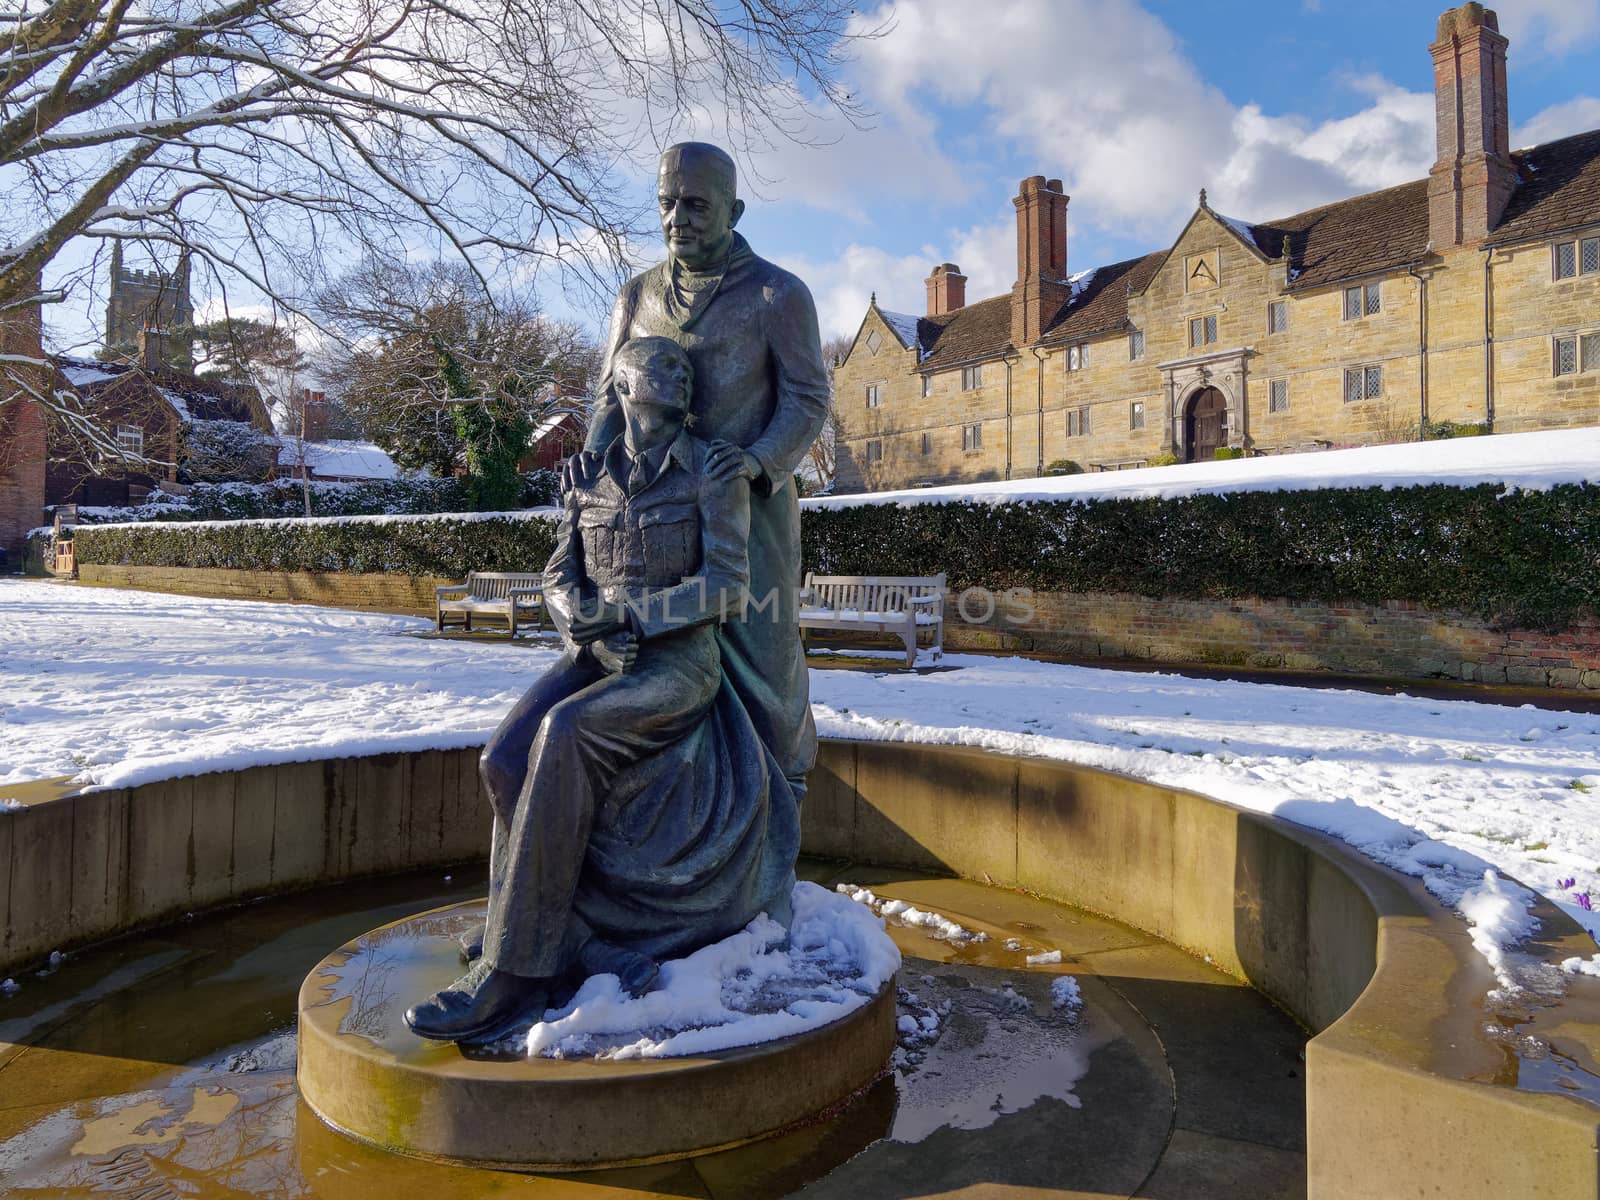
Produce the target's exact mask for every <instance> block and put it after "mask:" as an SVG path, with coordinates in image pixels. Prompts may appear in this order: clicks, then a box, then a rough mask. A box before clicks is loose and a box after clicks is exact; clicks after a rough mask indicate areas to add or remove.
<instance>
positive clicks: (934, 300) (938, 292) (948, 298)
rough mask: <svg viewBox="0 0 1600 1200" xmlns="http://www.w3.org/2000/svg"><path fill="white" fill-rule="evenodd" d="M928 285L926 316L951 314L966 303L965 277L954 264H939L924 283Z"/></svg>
mask: <svg viewBox="0 0 1600 1200" xmlns="http://www.w3.org/2000/svg"><path fill="white" fill-rule="evenodd" d="M924 282H926V283H927V285H928V315H929V316H930V317H939V316H943V315H944V314H945V313H953V312H955V311H956V309H958V308H961V307H962V306H963V305H965V304H966V302H967V277H966V276H965V275H963V274H962V273H961V268H960V267H958V266H956V265H955V263H940V264H939V265H938V266H936V267H935V268H934V269H933V271H932V273H931V274H930V275H929V276H928V278H927V279H926V280H925V281H924Z"/></svg>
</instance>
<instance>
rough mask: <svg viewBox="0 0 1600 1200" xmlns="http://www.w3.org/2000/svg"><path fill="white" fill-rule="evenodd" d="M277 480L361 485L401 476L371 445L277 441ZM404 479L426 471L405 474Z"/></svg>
mask: <svg viewBox="0 0 1600 1200" xmlns="http://www.w3.org/2000/svg"><path fill="white" fill-rule="evenodd" d="M277 442H278V478H279V479H309V480H310V481H312V482H313V483H316V482H322V483H365V482H368V481H370V480H374V479H398V478H400V476H401V474H402V472H401V470H400V468H399V466H398V465H396V463H395V461H394V459H392V458H390V457H389V455H388V453H387V452H386V451H385V450H384V449H383V447H381V446H379V445H377V444H376V443H374V442H363V441H356V440H349V439H344V438H330V439H329V440H327V441H322V442H312V441H302V440H300V439H299V438H286V437H280V438H278V439H277ZM406 474H407V475H408V477H415V476H416V475H418V474H420V475H422V476H426V475H427V471H422V472H406Z"/></svg>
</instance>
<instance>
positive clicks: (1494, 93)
mask: <svg viewBox="0 0 1600 1200" xmlns="http://www.w3.org/2000/svg"><path fill="white" fill-rule="evenodd" d="M1508 44H1509V43H1508V42H1507V40H1506V38H1505V37H1504V36H1503V35H1502V34H1501V33H1500V22H1499V19H1498V18H1497V17H1496V16H1495V14H1494V11H1493V10H1492V9H1487V8H1484V6H1483V5H1481V4H1463V5H1461V6H1460V7H1459V8H1452V9H1450V10H1448V11H1447V12H1445V13H1444V14H1443V15H1442V16H1441V17H1440V18H1439V36H1438V40H1437V41H1435V42H1434V44H1433V45H1431V46H1429V47H1428V52H1429V53H1430V54H1432V55H1433V95H1434V123H1435V128H1436V130H1437V133H1438V143H1439V157H1438V161H1436V162H1435V163H1434V164H1433V167H1432V169H1430V170H1429V172H1428V233H1429V235H1430V237H1431V238H1432V239H1433V248H1434V249H1435V250H1437V251H1440V252H1445V251H1448V250H1450V249H1453V248H1458V247H1459V248H1467V247H1472V246H1476V245H1478V244H1479V243H1481V242H1482V241H1483V239H1484V238H1486V237H1487V236H1488V235H1489V232H1490V231H1491V230H1492V229H1494V227H1495V226H1496V225H1498V224H1499V223H1500V215H1501V214H1502V213H1503V212H1504V211H1505V207H1506V202H1507V201H1508V200H1510V199H1511V191H1512V189H1513V188H1514V187H1515V186H1516V183H1517V169H1516V167H1515V166H1514V165H1513V164H1512V162H1511V144H1510V141H1511V139H1510V131H1509V124H1510V123H1509V117H1508V115H1507V110H1506V46H1507V45H1508Z"/></svg>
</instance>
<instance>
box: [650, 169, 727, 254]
mask: <svg viewBox="0 0 1600 1200" xmlns="http://www.w3.org/2000/svg"><path fill="white" fill-rule="evenodd" d="M656 211H657V214H658V215H659V217H660V219H661V235H662V237H663V238H664V239H665V240H666V243H667V254H668V255H669V256H670V257H671V258H672V260H673V261H674V262H676V263H678V264H679V265H681V266H684V267H687V268H689V270H691V271H708V270H713V269H715V268H716V267H718V266H720V265H721V264H722V263H723V262H724V261H725V260H726V259H727V257H728V252H729V251H730V250H731V249H732V247H733V227H734V226H735V225H737V224H738V223H739V218H740V217H742V216H743V215H744V201H743V200H740V199H739V198H738V171H737V169H736V168H735V167H734V165H733V159H731V158H730V157H728V155H727V153H726V152H725V151H723V150H722V149H720V148H719V147H717V146H713V145H711V144H709V143H707V142H679V143H678V144H677V145H676V146H669V147H667V149H666V151H665V152H664V153H663V154H662V155H661V166H660V169H659V171H658V172H657V175H656Z"/></svg>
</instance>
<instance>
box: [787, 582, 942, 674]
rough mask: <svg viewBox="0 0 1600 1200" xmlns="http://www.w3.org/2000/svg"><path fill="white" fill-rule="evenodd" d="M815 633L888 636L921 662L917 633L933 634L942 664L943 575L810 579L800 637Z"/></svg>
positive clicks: (802, 597) (912, 660)
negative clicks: (843, 631)
mask: <svg viewBox="0 0 1600 1200" xmlns="http://www.w3.org/2000/svg"><path fill="white" fill-rule="evenodd" d="M811 629H847V630H851V631H859V632H866V633H887V634H892V635H894V636H896V637H898V638H899V639H900V640H901V641H902V642H903V643H904V644H905V648H906V666H908V667H912V666H915V665H916V662H917V635H918V634H920V633H924V632H926V633H928V634H929V635H930V637H931V639H932V644H931V645H930V646H929V647H928V649H929V651H930V653H931V655H932V658H933V659H934V660H935V661H937V660H938V659H939V658H940V657H941V656H942V655H943V654H944V576H943V575H927V576H919V575H816V574H812V573H808V574H807V575H806V582H805V587H804V588H803V589H802V590H801V593H800V635H801V637H802V638H804V637H805V636H806V631H807V630H811Z"/></svg>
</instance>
